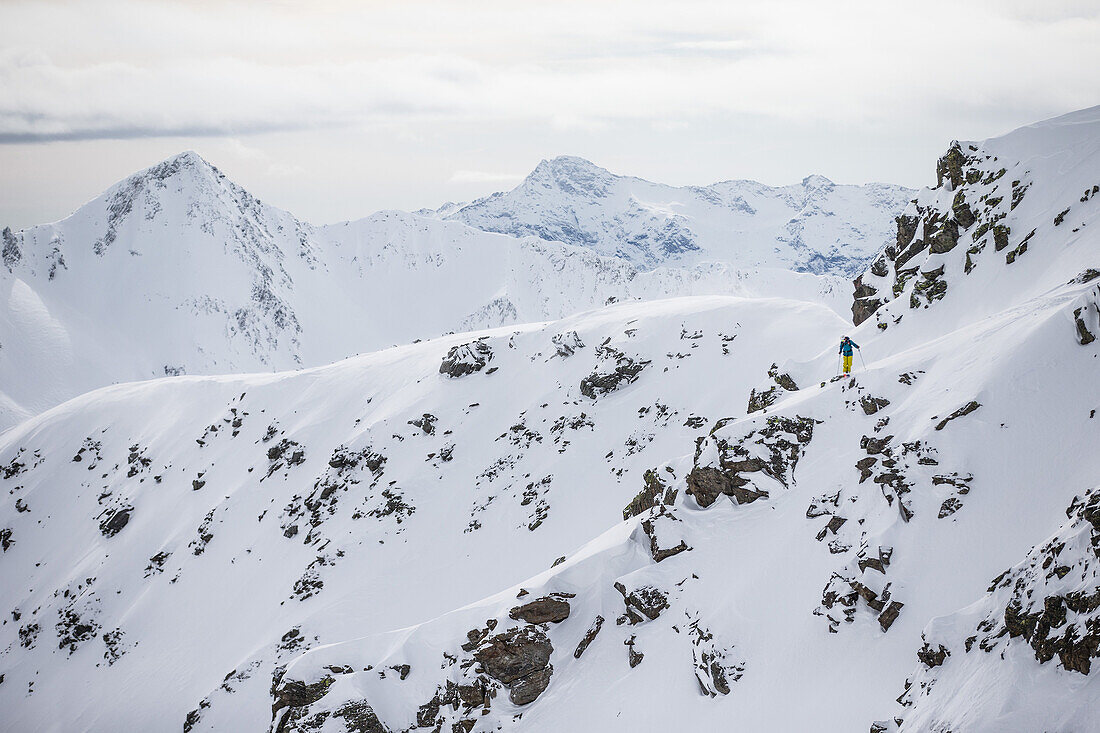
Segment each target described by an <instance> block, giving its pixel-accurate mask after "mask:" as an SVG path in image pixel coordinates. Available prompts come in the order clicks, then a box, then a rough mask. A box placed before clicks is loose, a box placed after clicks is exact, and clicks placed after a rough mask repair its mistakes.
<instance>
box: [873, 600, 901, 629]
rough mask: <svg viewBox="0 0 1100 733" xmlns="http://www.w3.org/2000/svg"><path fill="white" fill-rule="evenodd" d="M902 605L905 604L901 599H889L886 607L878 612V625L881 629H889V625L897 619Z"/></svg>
mask: <svg viewBox="0 0 1100 733" xmlns="http://www.w3.org/2000/svg"><path fill="white" fill-rule="evenodd" d="M904 605H905V604H904V603H902V602H901V601H891V602H890V605H889V606H887V607H886V610H885V611H883V612H882V613H881V614H879V617H878V625H879V626H881V627H882V630H883V631H889V630H890V627H891V626H893V625H894V622H895V621H897V619H898V614H900V613H901V609H902V607H903V606H904Z"/></svg>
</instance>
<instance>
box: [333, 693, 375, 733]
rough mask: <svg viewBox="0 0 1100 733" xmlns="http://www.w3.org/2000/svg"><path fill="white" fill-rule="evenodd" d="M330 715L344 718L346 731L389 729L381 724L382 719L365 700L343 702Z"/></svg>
mask: <svg viewBox="0 0 1100 733" xmlns="http://www.w3.org/2000/svg"><path fill="white" fill-rule="evenodd" d="M332 716H333V717H334V718H342V719H343V720H344V730H345V731H346V732H347V733H389V729H387V728H386V726H384V725H382V721H380V720H379V719H378V716H377V715H376V714H375V712H374V709H373V708H372V707H371V706H370V705H369V704H368V703H367V701H366V700H356V701H354V702H347V703H344V704H343V705H341V706H340V707H338V708H337V709H336V710H335V711H334V712H333V714H332Z"/></svg>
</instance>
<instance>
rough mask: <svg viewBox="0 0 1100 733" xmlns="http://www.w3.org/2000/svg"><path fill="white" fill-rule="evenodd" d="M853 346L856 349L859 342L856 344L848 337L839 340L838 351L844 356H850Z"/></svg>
mask: <svg viewBox="0 0 1100 733" xmlns="http://www.w3.org/2000/svg"><path fill="white" fill-rule="evenodd" d="M853 346H854V347H856V348H857V349H858V348H859V344H857V343H856V342H855V341H852V340H851V339H848V340H847V341H841V342H840V353H841V354H843V355H844V356H851V355H852V347H853Z"/></svg>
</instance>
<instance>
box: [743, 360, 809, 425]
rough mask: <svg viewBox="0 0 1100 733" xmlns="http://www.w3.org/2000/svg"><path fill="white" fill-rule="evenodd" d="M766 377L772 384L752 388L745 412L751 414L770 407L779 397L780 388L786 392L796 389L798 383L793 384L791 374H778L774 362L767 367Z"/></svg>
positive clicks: (777, 368)
mask: <svg viewBox="0 0 1100 733" xmlns="http://www.w3.org/2000/svg"><path fill="white" fill-rule="evenodd" d="M768 377H769V379H770V380H771V381H772V385H770V386H768V387H766V388H761V389H760V391H757V390H756V389H755V388H754V389H753V390H752V391H751V392H750V393H749V404H748V408H747V409H746V410H745V412H746V413H747V414H750V415H751V414H752V413H754V412H760V411H761V410H765V409H767V408H769V407H771V406H772V405H773V404H775V402H776V400H778V399H779V395H780V394H781V390H782V391H787V392H797V391H798V385H797V384H795V381H794V379H793V378H792V377H791V375H790V374H780V373H779V367H778V366H777V365H776V364H774V363H773V364H772V365H771V367H770V368H769V369H768Z"/></svg>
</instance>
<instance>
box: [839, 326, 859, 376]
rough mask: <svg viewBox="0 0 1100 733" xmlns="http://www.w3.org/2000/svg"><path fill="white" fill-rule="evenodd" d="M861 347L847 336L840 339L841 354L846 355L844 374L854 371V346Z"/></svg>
mask: <svg viewBox="0 0 1100 733" xmlns="http://www.w3.org/2000/svg"><path fill="white" fill-rule="evenodd" d="M853 346H854V347H856V348H857V349H858V348H859V344H857V343H856V342H855V341H852V339H850V338H848V337H847V336H845V337H844V338H842V339H841V340H840V355H841V356H843V357H844V376H848V375H849V374H851V373H852V347H853Z"/></svg>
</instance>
